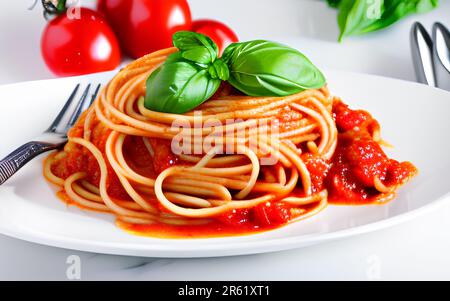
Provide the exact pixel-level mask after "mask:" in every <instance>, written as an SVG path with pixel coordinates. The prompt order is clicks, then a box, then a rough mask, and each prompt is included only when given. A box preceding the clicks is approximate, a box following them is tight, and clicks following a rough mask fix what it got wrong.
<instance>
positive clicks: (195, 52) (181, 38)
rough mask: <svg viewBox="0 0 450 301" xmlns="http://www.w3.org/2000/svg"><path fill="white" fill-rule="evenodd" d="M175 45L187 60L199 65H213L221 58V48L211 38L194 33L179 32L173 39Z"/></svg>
mask: <svg viewBox="0 0 450 301" xmlns="http://www.w3.org/2000/svg"><path fill="white" fill-rule="evenodd" d="M172 39H173V45H174V46H175V47H177V48H178V49H179V50H180V52H181V56H182V57H183V58H185V59H186V60H189V61H193V62H196V63H199V64H210V63H213V62H214V61H215V60H216V59H217V57H218V56H219V48H218V47H217V45H216V43H214V42H213V41H212V40H211V39H210V38H209V37H207V36H205V35H202V34H199V33H196V32H192V31H179V32H177V33H175V34H174V35H173V37H172Z"/></svg>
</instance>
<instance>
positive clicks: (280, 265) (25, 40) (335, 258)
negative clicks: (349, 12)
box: [0, 0, 450, 280]
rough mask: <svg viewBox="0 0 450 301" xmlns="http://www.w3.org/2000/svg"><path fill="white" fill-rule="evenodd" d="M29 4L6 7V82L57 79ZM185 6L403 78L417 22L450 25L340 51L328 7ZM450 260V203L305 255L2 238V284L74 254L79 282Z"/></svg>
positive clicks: (350, 44) (57, 272)
mask: <svg viewBox="0 0 450 301" xmlns="http://www.w3.org/2000/svg"><path fill="white" fill-rule="evenodd" d="M33 2H34V0H19V1H1V2H0V84H7V83H13V82H19V81H26V80H37V79H46V78H53V75H52V74H51V73H50V72H49V71H48V70H47V69H46V67H45V65H44V63H43V62H42V59H41V57H40V50H39V39H40V33H41V32H42V29H43V27H44V26H45V23H44V21H43V19H42V17H41V11H40V8H39V6H37V7H36V8H35V9H34V10H32V11H29V10H27V8H28V7H29V6H31V4H32V3H33ZM93 2H94V1H88V0H84V1H82V3H83V4H85V5H91V4H92V3H93ZM189 2H190V3H191V8H192V11H193V15H194V17H196V18H199V17H210V18H217V19H220V20H223V21H224V22H226V23H228V24H230V25H231V26H232V27H233V28H234V29H236V31H237V32H238V33H239V35H240V37H241V39H242V40H248V39H254V38H268V39H274V40H278V41H282V42H285V43H288V44H290V45H292V46H295V47H297V48H299V49H301V50H302V51H303V52H304V53H305V54H307V55H308V56H309V57H310V58H311V59H312V60H313V61H314V62H316V63H317V64H318V65H320V66H323V67H330V68H336V69H343V70H351V71H360V72H367V73H373V74H379V75H385V76H391V77H396V78H402V79H406V80H414V74H413V69H412V65H411V59H410V53H409V38H408V34H409V28H410V26H411V24H412V22H413V21H415V20H420V21H421V22H423V23H424V24H425V25H426V26H428V27H430V26H431V24H432V23H433V22H434V21H441V22H443V23H444V24H446V25H448V26H450V1H448V0H441V7H440V8H439V9H438V10H436V11H434V12H432V13H429V14H427V15H421V16H413V17H410V18H409V19H407V20H405V21H403V22H401V23H400V24H398V25H397V26H395V27H392V28H391V29H388V30H387V31H383V32H380V33H375V34H372V35H370V36H366V37H359V38H352V39H349V40H347V41H346V42H345V43H344V44H341V45H339V44H338V43H336V37H337V35H338V29H337V24H336V20H335V18H336V12H335V11H334V10H332V9H328V8H327V7H326V5H325V4H324V3H323V1H319V0H315V1H314V0H276V1H275V0H227V1H219V0H190V1H189ZM0 101H2V100H0ZM3 101H6V100H3ZM449 101H450V100H449ZM449 185H450V183H449ZM0 201H7V200H0ZM448 254H450V200H449V204H448V205H443V206H440V207H439V209H438V210H435V211H433V212H430V213H427V214H426V215H423V216H421V217H419V218H416V219H414V220H413V221H410V222H407V223H404V224H402V225H399V226H395V227H393V228H391V229H387V230H382V231H378V232H375V233H370V234H365V235H360V236H356V237H352V238H348V239H344V240H340V241H335V242H331V243H326V244H322V245H317V246H312V247H308V248H304V249H298V250H292V251H285V252H278V253H271V254H262V255H251V256H236V257H228V258H207V259H151V258H136V257H124V256H109V255H100V254H92V253H86V252H78V251H73V250H65V249H58V248H52V247H47V246H41V245H36V244H32V243H28V242H24V241H20V240H17V239H13V238H9V237H6V236H1V235H0V280H67V279H68V278H67V269H68V267H69V264H68V263H67V260H68V258H69V256H71V255H76V256H78V257H79V258H80V261H81V279H82V280H400V279H404V280H420V279H422V280H439V279H442V280H444V279H445V280H449V279H450V256H448Z"/></svg>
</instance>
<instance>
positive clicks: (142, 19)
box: [98, 0, 192, 58]
mask: <svg viewBox="0 0 450 301" xmlns="http://www.w3.org/2000/svg"><path fill="white" fill-rule="evenodd" d="M98 9H99V10H100V11H102V12H103V13H104V15H105V16H106V18H107V20H108V21H109V23H110V24H111V26H112V27H113V29H114V31H115V32H116V34H117V36H118V38H119V41H120V44H121V46H122V49H123V50H124V51H125V52H126V53H127V54H128V55H130V56H131V57H133V58H138V57H141V56H143V55H145V54H148V53H151V52H153V51H156V50H159V49H162V48H167V47H171V46H172V35H173V34H174V33H176V32H177V31H180V30H190V29H191V24H192V19H191V11H190V9H189V5H188V3H187V1H186V0H133V1H130V0H102V1H100V3H99V6H98Z"/></svg>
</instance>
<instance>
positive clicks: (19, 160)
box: [0, 84, 101, 185]
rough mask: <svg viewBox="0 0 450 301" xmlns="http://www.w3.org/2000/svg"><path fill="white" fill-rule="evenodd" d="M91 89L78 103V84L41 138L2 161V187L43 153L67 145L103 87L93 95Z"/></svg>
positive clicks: (97, 88) (0, 183)
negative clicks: (71, 134)
mask: <svg viewBox="0 0 450 301" xmlns="http://www.w3.org/2000/svg"><path fill="white" fill-rule="evenodd" d="M91 87H92V85H91V84H89V85H88V86H87V87H86V88H85V89H84V91H83V93H82V94H81V97H80V98H79V99H78V101H74V100H75V99H76V96H77V94H78V91H79V89H80V84H78V85H77V86H76V87H75V89H74V90H73V92H72V93H71V95H70V97H69V99H68V100H67V101H66V103H65V105H64V107H63V108H62V110H61V111H60V112H59V114H58V116H57V117H56V119H55V120H54V121H53V122H52V124H51V125H50V127H49V128H48V129H47V130H46V131H45V132H44V133H43V134H42V135H41V136H39V137H36V138H35V139H34V140H33V141H31V142H28V143H26V144H24V145H22V146H21V147H19V148H18V149H16V150H15V151H13V152H12V153H11V154H9V155H8V156H6V157H5V158H4V159H3V160H0V185H2V184H3V183H5V182H6V181H7V180H8V179H9V178H10V177H11V176H13V175H14V174H15V173H16V172H17V171H18V170H19V169H21V168H22V167H23V166H25V164H27V163H28V162H29V161H30V160H32V159H33V158H35V157H37V156H38V155H40V154H42V153H45V152H48V151H51V150H55V149H59V148H61V147H63V146H64V145H65V144H66V143H67V132H68V130H69V129H70V128H71V127H73V125H74V124H75V122H76V121H77V119H78V117H80V115H81V113H82V112H83V111H85V110H86V109H87V108H88V107H89V106H90V105H91V104H92V102H93V101H94V100H95V98H96V97H97V94H98V92H99V90H100V87H101V86H100V85H97V86H96V88H95V90H94V92H93V93H90V91H91Z"/></svg>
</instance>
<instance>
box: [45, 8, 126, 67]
mask: <svg viewBox="0 0 450 301" xmlns="http://www.w3.org/2000/svg"><path fill="white" fill-rule="evenodd" d="M41 51H42V56H43V57H44V60H45V62H46V64H47V66H48V67H49V68H50V70H51V71H52V72H53V73H55V74H56V75H59V76H72V75H80V74H87V73H93V72H100V71H107V70H112V69H114V68H116V67H117V66H118V65H119V64H120V61H121V55H120V47H119V43H118V41H117V38H116V36H115V35H114V32H113V31H112V29H111V28H110V27H109V25H108V24H107V23H106V21H105V19H104V18H103V17H102V16H101V15H100V14H99V13H97V12H95V11H93V10H90V9H87V8H81V9H80V17H79V18H73V17H72V18H70V17H69V16H68V15H67V14H65V13H63V14H61V15H59V16H58V17H56V18H55V19H53V20H52V21H50V22H49V23H48V24H47V27H46V28H45V30H44V33H43V35H42V39H41Z"/></svg>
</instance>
